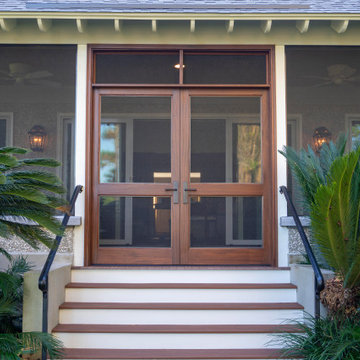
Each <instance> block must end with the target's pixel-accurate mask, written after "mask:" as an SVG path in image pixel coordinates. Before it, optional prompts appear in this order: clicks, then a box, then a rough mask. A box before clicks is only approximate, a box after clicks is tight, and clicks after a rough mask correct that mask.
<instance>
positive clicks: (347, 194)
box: [310, 148, 360, 288]
mask: <svg viewBox="0 0 360 360" xmlns="http://www.w3.org/2000/svg"><path fill="white" fill-rule="evenodd" d="M359 157H360V148H359V149H358V150H355V151H351V152H350V153H349V154H347V155H344V156H342V157H339V158H337V159H335V160H334V161H333V163H332V165H331V167H330V170H329V172H328V175H327V179H326V183H325V184H323V185H320V186H319V187H318V189H317V191H316V194H315V196H314V201H313V203H312V205H311V213H310V218H311V227H312V231H313V235H314V238H315V240H316V242H317V244H318V245H319V247H320V250H321V252H322V254H323V256H324V257H325V259H326V261H327V262H328V264H329V265H330V266H332V267H333V268H334V269H335V271H336V272H337V273H338V275H339V276H340V277H341V278H342V279H343V280H344V287H345V288H353V287H355V286H360V231H359V216H360V165H359Z"/></svg>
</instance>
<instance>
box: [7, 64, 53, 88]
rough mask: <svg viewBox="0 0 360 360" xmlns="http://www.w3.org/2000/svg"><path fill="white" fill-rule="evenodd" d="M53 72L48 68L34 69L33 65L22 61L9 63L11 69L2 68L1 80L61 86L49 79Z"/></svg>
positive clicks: (23, 83) (22, 83) (21, 83)
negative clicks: (4, 69)
mask: <svg viewBox="0 0 360 360" xmlns="http://www.w3.org/2000/svg"><path fill="white" fill-rule="evenodd" d="M52 76H53V74H52V73H51V72H49V71H47V70H38V71H32V67H31V66H30V65H28V64H25V63H21V62H14V63H10V64H9V70H8V71H3V70H0V82H2V83H7V82H11V83H13V84H15V85H26V84H31V85H42V86H59V85H60V84H59V83H58V82H56V81H52V80H49V79H48V78H50V77H52Z"/></svg>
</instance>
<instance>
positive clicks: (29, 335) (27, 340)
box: [18, 332, 63, 359]
mask: <svg viewBox="0 0 360 360" xmlns="http://www.w3.org/2000/svg"><path fill="white" fill-rule="evenodd" d="M18 337H19V339H20V341H21V344H22V346H23V348H30V349H31V350H32V351H34V352H36V351H38V350H40V349H41V347H42V346H43V347H44V348H45V349H46V350H47V353H48V356H49V358H50V359H60V358H61V357H62V356H63V344H62V342H61V341H60V340H59V339H58V338H57V337H55V336H54V335H51V334H47V333H42V332H23V333H20V334H18Z"/></svg>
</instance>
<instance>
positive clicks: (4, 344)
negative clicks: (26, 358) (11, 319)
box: [0, 333, 22, 360]
mask: <svg viewBox="0 0 360 360" xmlns="http://www.w3.org/2000/svg"><path fill="white" fill-rule="evenodd" d="M21 348H22V345H21V342H20V341H19V339H18V338H17V336H16V335H14V334H4V333H2V334H0V360H21V358H20V353H21Z"/></svg>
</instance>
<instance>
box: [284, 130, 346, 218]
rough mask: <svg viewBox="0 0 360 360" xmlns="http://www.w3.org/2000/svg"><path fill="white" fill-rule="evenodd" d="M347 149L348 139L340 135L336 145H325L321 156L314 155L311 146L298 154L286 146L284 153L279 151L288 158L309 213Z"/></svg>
mask: <svg viewBox="0 0 360 360" xmlns="http://www.w3.org/2000/svg"><path fill="white" fill-rule="evenodd" d="M345 147H346V137H345V135H340V136H339V138H338V140H337V142H336V143H333V142H332V141H330V143H329V145H327V144H323V146H322V147H321V150H320V154H319V156H317V155H316V154H315V153H314V151H313V150H312V148H311V147H310V145H309V146H308V150H307V151H306V150H304V149H301V150H300V151H299V152H297V151H296V150H294V149H293V148H291V147H290V146H285V147H284V150H283V151H279V152H280V154H282V155H284V156H285V157H286V160H287V162H288V165H289V167H290V169H291V172H292V174H293V176H294V177H295V178H296V180H297V181H298V183H299V185H300V189H301V192H302V196H303V200H304V208H305V210H307V211H308V212H310V209H311V204H312V203H313V202H314V196H315V194H316V191H317V189H318V187H319V186H320V185H324V184H326V180H327V174H328V172H329V170H330V167H331V164H332V163H333V161H334V160H335V159H337V158H339V157H341V156H343V155H344V152H345Z"/></svg>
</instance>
